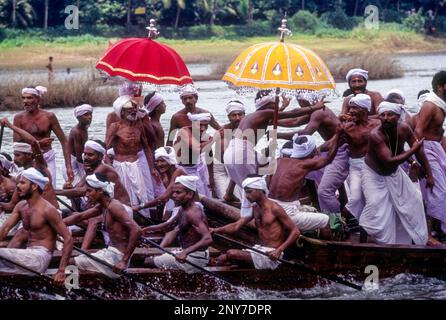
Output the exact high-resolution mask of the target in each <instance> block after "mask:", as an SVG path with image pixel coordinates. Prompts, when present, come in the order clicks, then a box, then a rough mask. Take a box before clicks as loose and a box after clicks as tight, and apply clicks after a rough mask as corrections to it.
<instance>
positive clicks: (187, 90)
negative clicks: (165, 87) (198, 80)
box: [180, 84, 198, 98]
mask: <svg viewBox="0 0 446 320" xmlns="http://www.w3.org/2000/svg"><path fill="white" fill-rule="evenodd" d="M191 95H197V96H198V91H197V89H195V87H194V86H193V85H191V84H188V85H185V86H184V87H182V88H181V91H180V98H182V97H184V96H191Z"/></svg>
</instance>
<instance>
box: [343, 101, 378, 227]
mask: <svg viewBox="0 0 446 320" xmlns="http://www.w3.org/2000/svg"><path fill="white" fill-rule="evenodd" d="M371 106H372V99H371V98H370V96H369V95H366V94H362V93H360V94H357V95H356V96H354V97H352V98H351V99H350V100H349V102H348V113H349V116H350V120H349V121H348V122H346V123H344V124H343V125H342V128H343V133H344V138H345V139H346V141H347V144H348V148H349V153H350V159H349V160H348V164H349V169H348V177H347V195H348V203H347V205H346V206H345V208H344V209H345V210H346V211H345V210H344V214H346V215H347V217H349V218H350V214H351V215H353V216H354V217H355V218H356V219H358V218H359V215H360V214H361V212H362V209H363V208H364V204H365V203H364V196H363V193H362V187H361V183H362V168H363V166H364V157H365V155H366V153H367V146H368V140H369V135H370V132H371V131H372V129H373V128H376V127H377V126H379V124H380V121H379V120H378V119H372V118H369V116H368V114H369V111H370V110H371V109H370V108H371Z"/></svg>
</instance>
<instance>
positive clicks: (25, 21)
mask: <svg viewBox="0 0 446 320" xmlns="http://www.w3.org/2000/svg"><path fill="white" fill-rule="evenodd" d="M36 20H37V14H36V12H35V11H34V8H33V6H32V5H31V1H30V0H13V1H11V0H0V25H2V26H13V27H22V28H28V27H31V26H33V24H34V22H35V21H36Z"/></svg>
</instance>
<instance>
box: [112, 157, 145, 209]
mask: <svg viewBox="0 0 446 320" xmlns="http://www.w3.org/2000/svg"><path fill="white" fill-rule="evenodd" d="M113 167H114V168H115V170H116V172H117V173H118V176H119V178H120V180H121V183H122V184H123V186H124V188H125V189H126V190H127V192H128V194H129V197H130V203H131V205H132V206H135V205H140V204H142V203H145V202H147V201H150V200H153V193H152V197H151V198H149V194H150V192H148V188H147V187H146V184H145V179H144V177H143V175H142V172H141V171H142V170H141V166H140V164H139V160H136V161H135V162H128V161H125V162H119V161H117V160H114V161H113ZM139 212H140V213H141V214H142V215H143V216H145V217H146V218H147V217H149V216H150V210H149V209H143V210H141V211H139Z"/></svg>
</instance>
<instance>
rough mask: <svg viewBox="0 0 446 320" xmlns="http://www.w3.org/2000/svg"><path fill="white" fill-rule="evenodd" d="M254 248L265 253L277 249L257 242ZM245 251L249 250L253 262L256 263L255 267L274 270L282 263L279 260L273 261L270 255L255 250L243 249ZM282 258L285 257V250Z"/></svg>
mask: <svg viewBox="0 0 446 320" xmlns="http://www.w3.org/2000/svg"><path fill="white" fill-rule="evenodd" d="M253 248H254V249H257V250H259V251H262V252H265V253H269V252H271V251H274V250H276V249H274V248H269V247H264V246H261V245H258V244H256V245H255V246H254V247H253ZM243 251H247V252H249V253H250V254H251V259H252V262H253V263H254V268H256V269H257V270H265V269H270V270H274V269H276V268H277V267H278V266H279V265H280V262H279V261H273V260H271V259H270V258H269V257H267V256H264V255H263V254H260V253H258V252H255V251H253V250H250V249H243ZM280 258H283V252H282V254H281V255H280Z"/></svg>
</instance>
